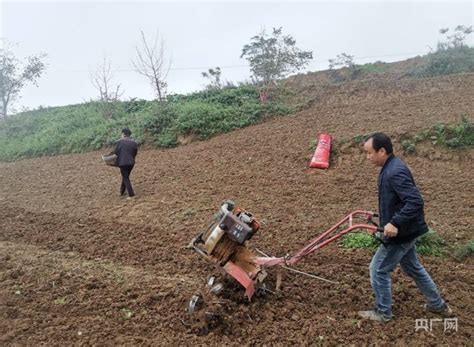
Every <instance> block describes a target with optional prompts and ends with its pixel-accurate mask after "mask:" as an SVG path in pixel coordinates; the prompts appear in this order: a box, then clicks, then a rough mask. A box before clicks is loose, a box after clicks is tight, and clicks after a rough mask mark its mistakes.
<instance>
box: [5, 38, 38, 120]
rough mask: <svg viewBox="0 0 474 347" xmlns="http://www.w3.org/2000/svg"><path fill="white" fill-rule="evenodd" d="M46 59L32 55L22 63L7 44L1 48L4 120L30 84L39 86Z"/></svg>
mask: <svg viewBox="0 0 474 347" xmlns="http://www.w3.org/2000/svg"><path fill="white" fill-rule="evenodd" d="M45 57H46V55H45V54H38V55H32V56H29V57H28V58H26V60H25V61H23V62H22V61H20V60H19V59H18V58H17V57H16V56H15V55H14V53H13V52H12V51H11V50H10V49H9V48H8V47H6V44H5V45H4V47H3V48H0V98H1V99H2V104H1V105H0V115H1V116H3V118H6V116H7V112H8V107H9V106H10V104H11V102H13V101H14V100H15V99H17V98H18V97H19V95H20V92H21V90H22V89H23V88H24V87H25V86H26V85H27V84H28V83H29V82H30V83H33V84H34V85H37V81H38V79H39V78H40V77H41V75H42V74H43V71H44V69H45V68H46V65H45V63H44V62H43V60H44V58H45Z"/></svg>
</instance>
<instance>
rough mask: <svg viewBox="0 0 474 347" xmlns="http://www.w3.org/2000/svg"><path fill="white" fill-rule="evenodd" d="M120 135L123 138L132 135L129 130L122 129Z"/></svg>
mask: <svg viewBox="0 0 474 347" xmlns="http://www.w3.org/2000/svg"><path fill="white" fill-rule="evenodd" d="M122 134H124V135H125V136H130V135H132V132H131V131H130V129H129V128H123V129H122Z"/></svg>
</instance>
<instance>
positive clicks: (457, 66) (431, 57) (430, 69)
mask: <svg viewBox="0 0 474 347" xmlns="http://www.w3.org/2000/svg"><path fill="white" fill-rule="evenodd" d="M439 32H440V34H441V35H443V36H444V38H443V40H441V41H439V42H438V44H437V48H436V50H435V51H433V50H432V52H431V53H429V54H428V55H427V59H426V63H425V64H424V65H423V66H421V67H420V68H417V69H415V70H414V71H413V72H412V73H413V74H415V75H416V76H419V77H432V76H439V75H447V74H453V73H461V72H473V71H474V58H473V57H474V47H470V46H469V45H468V44H466V42H465V41H466V38H467V36H468V35H471V34H472V26H470V27H466V26H464V25H458V26H457V27H456V28H455V29H454V32H453V33H452V34H449V28H445V29H441V30H440V31H439Z"/></svg>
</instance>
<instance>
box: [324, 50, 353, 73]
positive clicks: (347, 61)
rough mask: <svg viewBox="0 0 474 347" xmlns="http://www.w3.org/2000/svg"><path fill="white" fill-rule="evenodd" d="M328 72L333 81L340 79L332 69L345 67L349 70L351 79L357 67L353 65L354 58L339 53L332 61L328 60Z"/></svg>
mask: <svg viewBox="0 0 474 347" xmlns="http://www.w3.org/2000/svg"><path fill="white" fill-rule="evenodd" d="M328 61H329V70H330V72H331V75H332V76H333V78H335V79H342V77H341V76H340V74H339V73H338V71H337V70H335V69H334V68H341V67H346V68H348V69H349V78H350V79H353V78H355V77H356V75H357V73H358V71H359V70H358V69H357V65H356V64H355V63H354V56H353V55H349V54H347V53H341V54H338V55H337V56H336V58H334V59H329V60H328Z"/></svg>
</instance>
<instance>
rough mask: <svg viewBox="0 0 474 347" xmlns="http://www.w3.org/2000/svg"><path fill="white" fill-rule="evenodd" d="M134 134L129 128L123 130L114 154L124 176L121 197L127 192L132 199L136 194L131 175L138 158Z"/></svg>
mask: <svg viewBox="0 0 474 347" xmlns="http://www.w3.org/2000/svg"><path fill="white" fill-rule="evenodd" d="M131 134H132V132H131V131H130V129H128V128H124V129H122V138H121V139H120V140H119V141H118V142H117V145H116V146H115V149H114V151H113V152H112V153H114V154H116V155H117V165H118V167H119V168H120V173H121V174H122V184H121V186H120V195H124V194H125V190H127V192H128V196H129V197H130V198H131V197H133V196H135V192H134V191H133V188H132V183H131V182H130V173H131V172H132V170H133V166H134V165H135V157H136V156H137V151H138V145H137V143H136V142H135V141H133V140H132V139H131V138H130V135H131Z"/></svg>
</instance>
